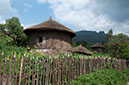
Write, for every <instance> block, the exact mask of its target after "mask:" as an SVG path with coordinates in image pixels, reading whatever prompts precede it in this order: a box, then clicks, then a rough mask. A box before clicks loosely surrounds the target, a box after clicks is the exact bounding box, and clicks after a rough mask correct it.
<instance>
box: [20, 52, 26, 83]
mask: <svg viewBox="0 0 129 85" xmlns="http://www.w3.org/2000/svg"><path fill="white" fill-rule="evenodd" d="M24 57H25V54H24ZM24 57H22V61H21V68H20V76H19V85H21V76H22V67H23V60H24Z"/></svg>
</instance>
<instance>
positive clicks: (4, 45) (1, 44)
mask: <svg viewBox="0 0 129 85" xmlns="http://www.w3.org/2000/svg"><path fill="white" fill-rule="evenodd" d="M10 40H11V38H10V37H8V36H7V35H4V34H0V55H1V53H2V52H4V57H7V55H11V54H12V52H16V54H17V56H18V54H19V52H20V53H21V55H23V54H24V53H25V52H27V49H26V48H23V47H17V46H15V45H11V44H10V43H9V41H10Z"/></svg>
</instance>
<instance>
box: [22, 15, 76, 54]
mask: <svg viewBox="0 0 129 85" xmlns="http://www.w3.org/2000/svg"><path fill="white" fill-rule="evenodd" d="M24 33H25V34H26V35H28V36H29V43H28V44H29V46H30V47H34V46H35V45H36V47H37V49H40V50H43V51H44V52H49V53H50V54H51V53H52V54H53V52H54V53H61V52H66V51H68V50H71V49H72V38H73V37H75V36H76V33H75V32H74V31H73V30H71V29H69V28H68V27H65V26H64V25H61V24H60V23H58V22H56V21H54V20H52V19H51V17H50V19H49V20H48V21H44V22H42V23H40V24H37V25H34V26H31V27H29V28H26V29H25V30H24Z"/></svg>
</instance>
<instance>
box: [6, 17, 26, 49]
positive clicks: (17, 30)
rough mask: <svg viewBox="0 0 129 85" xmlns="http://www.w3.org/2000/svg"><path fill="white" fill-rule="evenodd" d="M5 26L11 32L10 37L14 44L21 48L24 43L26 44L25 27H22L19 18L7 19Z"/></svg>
mask: <svg viewBox="0 0 129 85" xmlns="http://www.w3.org/2000/svg"><path fill="white" fill-rule="evenodd" d="M5 26H6V28H7V31H8V32H9V36H10V37H11V38H12V44H15V45H18V46H20V45H23V43H26V41H27V39H26V38H27V37H26V35H25V34H24V33H23V26H21V24H20V22H19V19H18V18H17V17H12V18H11V19H7V20H6V23H5Z"/></svg>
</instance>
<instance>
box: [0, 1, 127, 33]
mask: <svg viewBox="0 0 129 85" xmlns="http://www.w3.org/2000/svg"><path fill="white" fill-rule="evenodd" d="M13 16H16V17H18V18H19V19H20V22H21V23H22V25H23V26H24V27H25V28H26V27H29V26H31V25H35V24H38V23H41V22H43V21H46V20H48V19H49V17H50V16H52V19H53V20H55V21H57V22H59V23H61V24H63V25H65V26H67V27H69V28H70V29H72V30H74V31H79V30H91V31H105V32H107V31H108V30H109V29H113V32H114V33H115V34H117V33H126V34H128V35H129V0H0V23H4V22H5V20H6V19H8V18H11V17H13Z"/></svg>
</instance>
